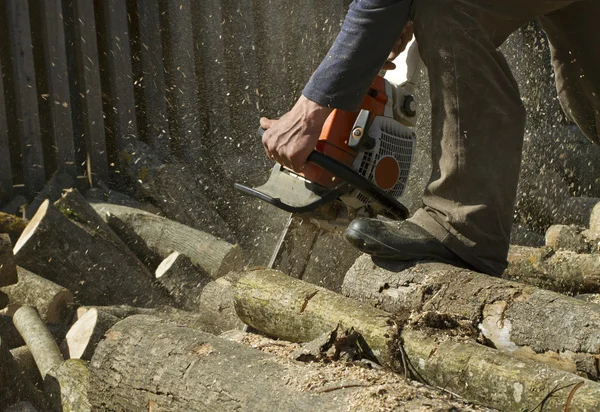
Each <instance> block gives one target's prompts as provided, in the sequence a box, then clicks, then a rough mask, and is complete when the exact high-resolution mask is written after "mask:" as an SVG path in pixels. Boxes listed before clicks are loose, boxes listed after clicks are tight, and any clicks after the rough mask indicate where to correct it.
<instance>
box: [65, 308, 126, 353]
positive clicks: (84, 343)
mask: <svg viewBox="0 0 600 412" xmlns="http://www.w3.org/2000/svg"><path fill="white" fill-rule="evenodd" d="M118 321H119V318H117V317H115V316H111V315H109V314H107V313H103V312H100V311H98V309H96V308H89V309H88V310H87V311H86V312H85V313H83V314H82V315H81V317H80V318H79V319H78V320H77V322H75V323H74V324H73V326H72V327H71V329H69V332H67V336H66V337H65V340H64V343H63V345H62V347H61V350H62V352H63V355H64V356H65V358H70V359H84V360H90V359H91V357H92V355H93V353H94V350H95V348H96V345H97V344H98V342H100V340H102V338H103V337H104V333H105V332H106V331H107V330H108V329H109V328H110V327H111V326H112V325H114V324H115V323H117V322H118Z"/></svg>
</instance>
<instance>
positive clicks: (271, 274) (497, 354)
mask: <svg viewBox="0 0 600 412" xmlns="http://www.w3.org/2000/svg"><path fill="white" fill-rule="evenodd" d="M361 259H362V258H361ZM361 259H359V261H360V260H361ZM355 267H356V266H355ZM236 289H237V290H236V295H235V302H236V309H237V310H238V314H239V315H240V318H242V320H244V321H245V322H246V323H248V324H249V325H250V326H252V327H254V328H256V329H258V330H259V331H262V332H264V333H266V334H267V335H271V336H274V337H278V338H281V339H286V340H287V339H289V340H292V341H310V340H313V339H316V338H318V337H319V336H320V335H321V332H322V331H323V330H333V329H335V328H336V327H337V325H338V324H339V323H342V324H343V325H344V327H345V328H350V327H352V328H354V330H355V331H358V332H359V333H360V334H361V337H362V338H363V339H364V341H365V343H366V344H367V345H368V346H369V347H370V349H371V351H372V353H374V354H376V355H377V359H378V360H379V361H380V362H383V363H384V364H387V365H388V366H389V365H391V366H392V367H393V368H394V369H396V370H398V368H400V370H401V369H402V365H403V362H402V361H401V358H402V356H401V348H403V350H404V352H405V354H406V359H405V361H406V365H407V369H408V370H410V371H411V373H412V374H413V375H414V377H415V378H419V379H421V380H423V381H425V382H426V383H428V384H430V385H435V386H439V387H442V388H444V389H445V390H450V391H452V392H453V393H456V394H458V395H460V396H462V397H464V398H465V399H467V400H470V401H474V402H478V403H481V404H484V405H486V406H489V407H493V408H498V409H500V410H533V409H534V408H536V407H537V406H538V404H539V403H540V401H542V400H543V399H544V398H545V397H546V396H547V395H548V394H549V393H551V392H552V391H553V389H556V388H562V387H563V386H566V388H562V390H559V391H555V392H556V393H555V394H554V397H552V398H550V399H549V400H548V401H547V402H546V404H545V406H547V407H548V408H549V410H559V408H562V406H563V405H564V403H565V401H566V399H567V398H568V397H569V394H570V392H571V390H572V389H573V386H574V385H575V384H578V383H579V382H583V383H584V385H583V386H582V387H581V388H579V389H578V390H577V391H576V392H574V395H573V399H572V401H571V407H572V409H573V410H595V409H597V408H599V407H600V384H598V383H597V382H593V381H590V380H587V379H583V378H581V377H579V376H577V375H575V374H572V373H569V372H564V371H561V370H558V369H554V368H552V367H549V366H548V365H544V364H540V363H539V362H536V361H533V360H528V359H524V360H522V359H516V358H514V357H512V356H510V355H509V354H508V353H506V352H501V351H498V350H495V349H492V348H489V347H486V346H483V345H480V344H477V343H474V342H472V341H470V340H469V338H468V336H459V337H457V338H452V337H451V336H450V334H448V333H443V332H441V331H439V330H437V329H434V328H432V327H431V326H420V325H418V324H410V325H403V326H404V327H403V328H402V329H398V328H397V327H396V326H395V319H397V318H395V317H394V316H393V315H392V314H391V313H389V312H385V311H382V310H380V309H375V308H373V307H370V305H365V304H363V303H360V302H358V301H356V300H354V299H349V298H346V297H343V296H340V295H338V294H336V293H334V292H331V291H328V290H325V289H323V288H319V287H316V286H313V285H310V284H307V283H305V282H302V281H299V280H296V279H293V278H290V277H288V276H285V275H283V274H281V273H277V272H275V271H272V270H257V271H253V272H249V273H247V274H246V275H245V276H244V277H242V278H241V279H240V280H239V282H238V285H237V288H236ZM311 297H312V298H311ZM403 316H404V318H406V313H404V315H403ZM375 336H377V338H376V339H374V337H375Z"/></svg>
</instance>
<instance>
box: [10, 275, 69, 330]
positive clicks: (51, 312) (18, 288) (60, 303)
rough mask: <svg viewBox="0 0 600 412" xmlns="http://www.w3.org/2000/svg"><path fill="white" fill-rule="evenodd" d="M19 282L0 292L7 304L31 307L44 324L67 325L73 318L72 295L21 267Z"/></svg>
mask: <svg viewBox="0 0 600 412" xmlns="http://www.w3.org/2000/svg"><path fill="white" fill-rule="evenodd" d="M18 274H19V281H18V282H17V284H15V285H12V286H6V287H3V288H1V289H0V290H1V291H2V292H4V293H6V294H7V295H8V297H9V304H11V305H12V304H16V305H20V306H32V307H34V308H36V309H37V311H38V312H39V314H40V316H41V317H42V320H43V321H44V322H46V323H69V322H70V321H71V318H72V317H73V311H74V303H73V294H72V293H71V292H70V291H69V290H68V289H65V288H63V287H62V286H59V285H57V284H56V283H54V282H51V281H49V280H48V279H44V278H43V277H41V276H38V275H36V274H35V273H32V272H30V271H28V270H26V269H23V268H21V267H19V268H18Z"/></svg>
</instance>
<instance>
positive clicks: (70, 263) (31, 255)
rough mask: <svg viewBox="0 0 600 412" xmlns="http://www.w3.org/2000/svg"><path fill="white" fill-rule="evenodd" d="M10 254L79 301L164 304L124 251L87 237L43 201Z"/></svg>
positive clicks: (161, 293)
mask: <svg viewBox="0 0 600 412" xmlns="http://www.w3.org/2000/svg"><path fill="white" fill-rule="evenodd" d="M14 251H15V257H16V260H17V263H18V264H19V265H20V266H22V267H24V268H26V269H28V270H31V271H32V272H35V273H40V274H43V276H44V277H45V278H47V279H49V280H51V281H53V282H55V283H57V284H59V285H62V286H64V287H66V288H68V289H69V290H71V291H72V292H73V293H74V294H75V296H76V297H77V299H78V300H80V301H81V302H85V303H88V304H124V303H136V304H139V305H141V306H150V305H157V304H160V303H165V302H167V301H168V299H167V296H166V293H165V292H164V291H163V290H161V289H159V288H158V287H157V286H156V285H155V284H154V282H153V279H152V275H151V274H149V272H148V270H147V269H145V268H144V267H143V265H142V264H141V263H140V262H139V261H137V260H135V259H133V258H132V257H131V255H130V253H129V251H128V250H126V249H123V248H119V247H117V246H115V245H114V244H113V243H111V242H109V241H106V240H105V239H104V238H103V237H102V236H92V235H90V234H89V233H88V232H86V231H85V230H83V229H81V228H80V227H79V226H77V225H76V224H75V223H73V222H71V221H70V220H69V219H67V218H66V217H65V216H63V215H62V214H61V213H60V212H58V211H57V210H56V209H55V208H54V207H52V206H51V205H50V204H49V202H44V203H43V204H42V206H40V208H39V210H38V213H36V215H35V216H34V218H33V219H32V220H31V222H30V223H29V225H28V226H27V228H26V230H25V231H24V232H23V235H22V236H21V238H19V241H18V242H17V244H16V246H15V248H14Z"/></svg>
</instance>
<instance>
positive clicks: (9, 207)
mask: <svg viewBox="0 0 600 412" xmlns="http://www.w3.org/2000/svg"><path fill="white" fill-rule="evenodd" d="M25 206H27V198H26V197H25V196H22V195H17V196H15V197H13V198H12V200H11V201H10V202H8V203H7V204H6V205H4V207H3V208H2V209H1V210H0V212H2V213H6V214H9V215H23V208H24V207H25Z"/></svg>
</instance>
